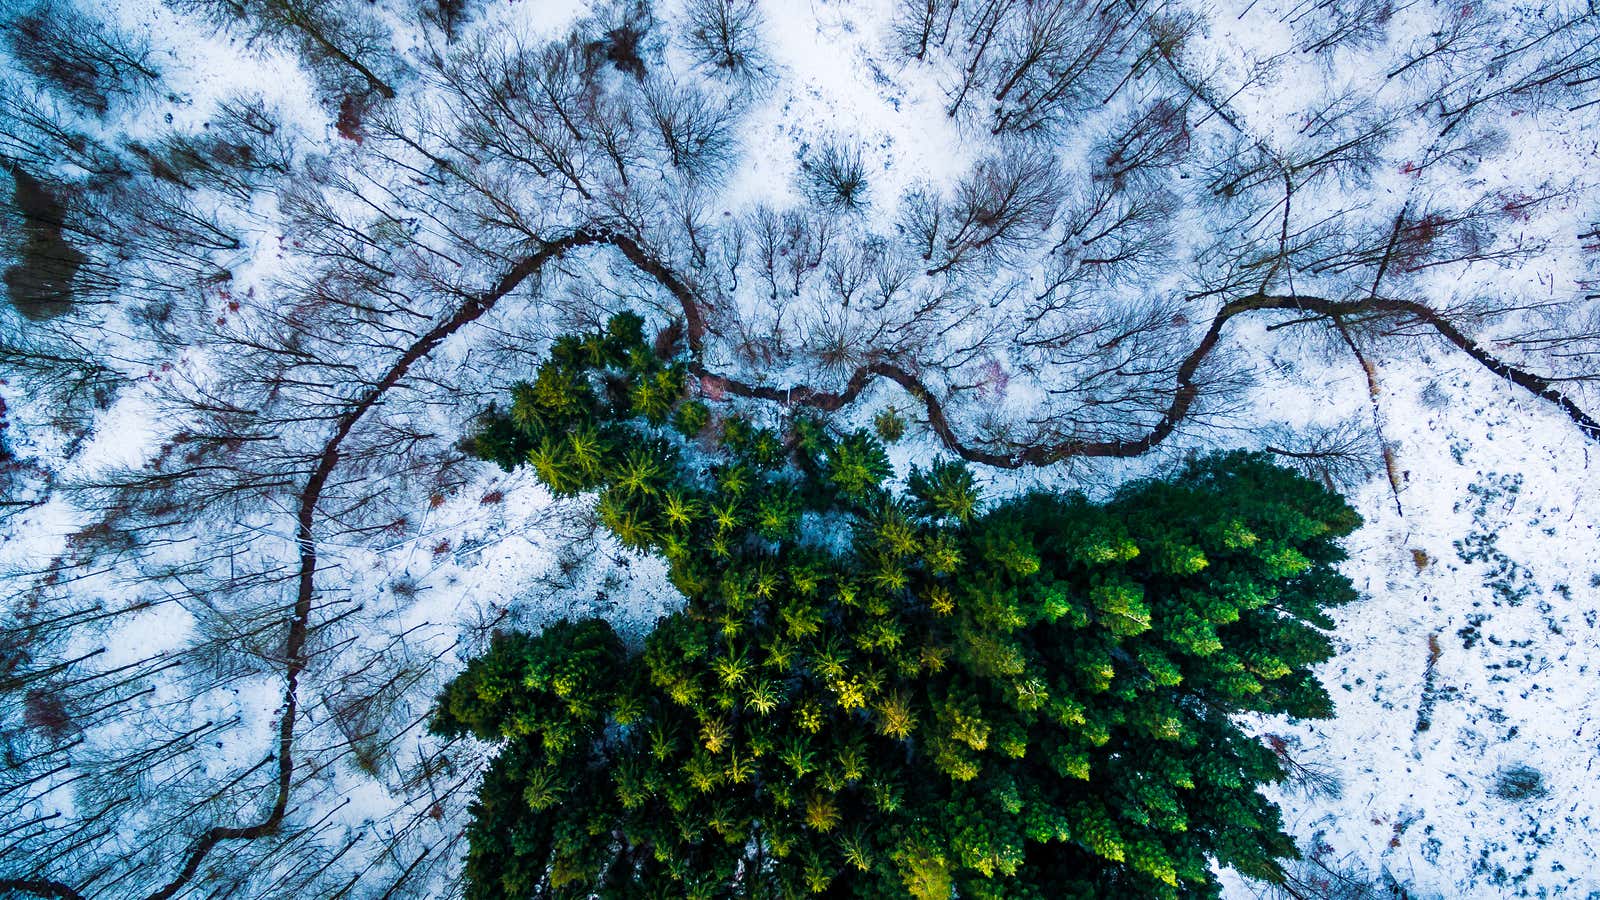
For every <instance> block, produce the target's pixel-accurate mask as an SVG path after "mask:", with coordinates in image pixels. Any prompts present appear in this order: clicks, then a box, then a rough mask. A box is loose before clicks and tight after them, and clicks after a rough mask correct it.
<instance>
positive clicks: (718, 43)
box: [683, 0, 766, 81]
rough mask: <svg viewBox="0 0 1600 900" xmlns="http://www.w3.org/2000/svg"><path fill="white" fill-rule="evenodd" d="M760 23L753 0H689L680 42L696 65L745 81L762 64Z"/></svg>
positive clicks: (758, 71)
mask: <svg viewBox="0 0 1600 900" xmlns="http://www.w3.org/2000/svg"><path fill="white" fill-rule="evenodd" d="M762 25H763V21H762V17H761V9H760V7H758V6H757V5H756V3H755V0H691V2H690V3H689V5H688V7H687V8H686V9H685V11H684V28H683V31H684V43H685V44H686V46H687V48H688V50H689V54H690V56H692V57H693V58H694V60H695V62H697V63H699V64H700V65H702V66H705V67H706V68H708V69H709V70H711V71H712V72H716V73H718V74H722V75H725V76H727V77H730V78H736V79H740V80H745V81H748V80H749V79H751V78H753V77H756V76H757V75H758V74H759V73H760V70H761V69H762V68H763V67H764V66H765V64H766V62H765V55H764V54H763V52H762V49H761V28H762Z"/></svg>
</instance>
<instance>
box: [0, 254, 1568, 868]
mask: <svg viewBox="0 0 1600 900" xmlns="http://www.w3.org/2000/svg"><path fill="white" fill-rule="evenodd" d="M593 246H609V247H612V248H614V249H615V250H617V251H618V252H619V253H620V254H621V255H622V256H623V257H624V258H626V259H627V260H628V261H629V262H630V263H631V264H632V265H633V266H634V267H635V268H636V269H637V270H638V271H640V272H641V273H643V274H645V275H647V276H649V277H650V278H651V279H652V280H654V281H655V282H656V283H657V284H659V285H660V286H661V287H662V288H663V289H664V290H666V291H667V292H668V293H670V294H671V295H672V296H673V297H674V298H675V299H676V300H677V301H678V303H679V305H680V306H681V307H682V310H683V316H684V321H685V323H686V326H687V327H686V337H687V341H688V345H689V349H690V354H691V358H692V360H693V361H692V362H691V364H690V365H691V369H692V371H694V373H695V374H697V375H699V376H700V377H701V378H702V379H705V380H707V381H709V383H711V384H714V385H715V386H716V387H718V388H720V389H722V390H724V391H726V392H727V393H730V394H733V395H735V396H740V397H745V398H750V399H759V400H766V401H771V402H775V403H780V404H784V405H789V406H808V407H811V408H814V409H820V410H825V411H826V410H837V409H841V408H843V407H844V406H846V405H848V404H850V403H851V402H853V401H854V400H855V399H856V398H857V397H859V396H860V394H861V393H862V391H864V390H866V389H867V387H869V386H870V385H871V384H872V383H873V382H874V381H875V380H876V379H879V378H882V379H887V380H889V381H893V382H894V383H896V384H898V385H900V387H902V388H903V389H904V390H905V391H906V392H907V393H909V394H910V395H911V396H912V397H914V398H915V399H916V400H917V402H919V403H921V404H922V405H923V407H924V409H925V410H926V412H927V417H928V422H929V425H930V426H931V428H932V429H933V431H934V433H935V434H937V435H938V436H939V439H940V441H941V442H943V443H944V445H945V446H946V447H948V448H949V449H950V450H951V451H952V452H954V453H956V454H958V455H960V456H961V457H962V458H964V459H967V460H969V461H972V462H977V463H982V464H985V465H990V466H997V467H1002V468H1012V469H1015V468H1022V467H1026V466H1046V465H1050V464H1052V463H1055V462H1058V461H1060V460H1063V459H1067V458H1070V457H1133V456H1139V455H1140V454H1143V453H1146V452H1148V451H1149V450H1151V449H1152V448H1154V447H1155V446H1157V445H1158V444H1160V443H1161V442H1162V441H1164V440H1165V439H1166V438H1167V437H1168V436H1170V435H1171V434H1172V433H1173V432H1174V431H1175V430H1176V429H1177V427H1178V425H1179V424H1180V423H1182V422H1183V420H1184V419H1185V418H1187V417H1188V415H1189V413H1190V411H1191V410H1192V408H1193V406H1194V404H1195V402H1196V400H1197V399H1198V398H1199V395H1200V390H1199V385H1198V384H1197V382H1196V375H1197V374H1198V372H1199V370H1200V367H1201V365H1202V364H1203V363H1204V362H1205V360H1206V359H1207V358H1208V357H1209V356H1210V354H1211V353H1212V351H1214V350H1215V349H1216V347H1217V345H1218V344H1219V343H1220V342H1221V340H1222V334H1223V331H1224V329H1225V328H1226V326H1227V324H1228V322H1229V321H1230V320H1231V319H1233V318H1234V317H1235V316H1238V315H1242V314H1244V313H1249V312H1254V311H1261V310H1293V311H1297V312H1300V313H1309V314H1311V316H1312V317H1313V318H1328V319H1335V320H1338V319H1342V318H1346V317H1356V316H1370V315H1384V316H1394V317H1399V318H1409V319H1413V320H1416V321H1418V322H1421V323H1423V324H1425V325H1427V326H1429V327H1431V328H1432V329H1433V330H1434V331H1436V332H1437V333H1438V334H1439V335H1440V336H1441V337H1442V338H1444V339H1445V340H1446V341H1447V342H1448V343H1450V344H1451V345H1452V346H1454V347H1456V348H1457V349H1459V350H1461V351H1462V352H1464V353H1466V354H1467V355H1469V356H1471V357H1472V358H1473V359H1474V360H1476V361H1477V362H1478V363H1480V364H1481V365H1483V366H1484V367H1485V368H1487V369H1488V370H1489V371H1491V372H1493V373H1494V374H1496V375H1498V376H1499V377H1501V378H1503V379H1505V380H1506V381H1508V382H1510V383H1512V384H1515V385H1517V386H1518V387H1521V388H1524V389H1526V390H1527V391H1529V392H1531V393H1533V394H1535V395H1537V396H1539V397H1540V398H1542V399H1544V400H1547V401H1549V402H1551V403H1553V404H1555V405H1556V406H1557V407H1558V408H1559V409H1561V411H1562V412H1563V413H1565V414H1566V415H1567V417H1568V418H1570V419H1571V420H1572V421H1573V422H1574V423H1575V424H1577V426H1578V428H1579V429H1580V430H1581V431H1582V432H1583V434H1584V435H1585V436H1587V437H1589V438H1591V439H1595V440H1600V422H1597V421H1596V420H1595V419H1594V418H1593V417H1591V416H1590V415H1589V414H1588V413H1586V412H1584V411H1583V410H1582V409H1581V408H1580V407H1578V405H1577V404H1576V403H1574V402H1573V401H1572V399H1571V398H1570V397H1568V396H1566V395H1565V394H1563V393H1562V392H1561V391H1560V390H1559V389H1558V388H1557V387H1556V386H1555V383H1554V382H1553V381H1551V380H1550V379H1547V378H1544V377H1541V376H1539V375H1536V374H1533V373H1530V372H1527V371H1525V370H1522V369H1520V368H1517V367H1515V366H1512V365H1510V364H1509V363H1506V362H1504V361H1502V360H1500V359H1498V358H1497V357H1495V356H1494V355H1492V354H1491V353H1489V352H1488V351H1487V350H1484V349H1483V348H1482V347H1480V346H1479V345H1478V344H1477V343H1476V342H1474V341H1473V340H1472V339H1470V338H1469V337H1467V336H1466V335H1465V334H1463V333H1462V332H1461V331H1460V330H1459V329H1457V328H1456V327H1455V326H1454V325H1453V324H1451V323H1450V322H1449V321H1448V320H1446V319H1445V318H1444V317H1443V316H1441V315H1440V314H1439V313H1437V312H1435V311H1434V310H1432V309H1430V308H1429V307H1427V306H1425V305H1423V304H1420V303H1414V302H1411V301H1406V300H1395V299H1386V298H1370V299H1366V300H1358V301H1337V300H1330V299H1326V298H1322V297H1314V296H1305V295H1274V294H1265V293H1256V294H1251V295H1248V296H1244V297H1240V298H1237V299H1234V300H1232V301H1229V302H1228V303H1226V304H1224V305H1223V306H1222V308H1221V309H1220V310H1219V311H1218V312H1217V314H1216V315H1215V316H1214V317H1213V318H1212V320H1211V324H1210V326H1209V327H1208V328H1207V329H1206V332H1205V334H1204V335H1203V336H1202V337H1201V339H1200V341H1199V343H1198V344H1197V345H1196V346H1195V348H1194V349H1193V350H1192V351H1190V353H1189V354H1188V355H1187V356H1185V357H1184V359H1183V361H1182V362H1181V363H1180V365H1179V366H1178V368H1177V370H1176V372H1175V373H1174V389H1173V394H1172V401H1171V403H1170V404H1169V405H1168V407H1167V409H1166V410H1165V412H1163V413H1162V415H1161V417H1160V418H1159V419H1158V420H1157V421H1156V423H1155V424H1154V425H1152V426H1151V427H1150V428H1149V430H1148V431H1146V432H1145V433H1144V434H1143V435H1142V436H1140V437H1136V438H1127V439H1117V440H1072V441H1065V442H1061V443H1055V444H1043V445H1032V446H1027V447H1022V448H1019V449H1017V450H1015V451H1014V452H1009V453H1002V452H995V451H991V450H986V449H983V448H981V447H973V446H968V445H967V444H965V443H963V442H962V441H961V439H960V437H959V435H957V434H956V433H955V430H954V429H953V428H952V427H951V425H950V422H949V419H948V418H947V417H946V415H945V412H944V408H943V406H942V405H941V404H940V402H939V400H938V399H937V398H936V397H935V396H934V395H933V392H932V391H930V390H929V389H928V388H927V386H926V385H924V384H923V383H922V381H921V380H920V379H918V378H917V377H916V375H915V374H913V373H912V372H911V371H909V370H907V369H905V368H902V367H900V366H897V365H895V364H892V363H887V362H874V363H870V364H868V365H865V366H862V367H860V368H858V369H856V370H855V372H854V373H853V374H852V376H851V377H850V379H849V380H848V382H847V383H846V385H845V387H844V389H843V390H841V391H837V392H830V391H822V390H817V389H814V388H811V387H808V386H805V385H797V386H794V387H792V388H774V387H767V386H758V385H750V384H746V383H744V382H741V381H737V380H733V379H730V378H727V377H725V376H722V375H719V374H717V373H714V372H711V371H709V370H708V369H707V368H706V367H705V366H704V365H703V364H702V363H700V362H699V361H698V357H699V355H700V351H701V350H702V346H703V341H704V336H705V333H706V323H705V317H704V315H703V312H702V310H701V309H700V306H699V303H698V301H697V298H696V297H695V294H694V291H693V289H692V288H691V287H690V285H689V284H688V283H687V282H686V281H685V280H684V279H683V278H682V277H680V276H679V275H678V274H677V273H676V272H675V271H673V270H672V269H671V268H670V267H668V266H667V265H665V264H664V263H662V262H661V261H660V260H658V259H656V258H655V257H654V256H652V255H651V254H650V253H649V252H648V251H647V250H645V248H644V247H643V246H642V245H640V244H639V243H638V242H637V241H635V240H634V239H632V238H630V237H628V236H626V235H623V234H619V233H615V232H610V231H602V230H583V229H580V230H578V231H574V232H572V233H571V234H568V235H567V236H565V237H562V238H559V239H556V240H552V241H548V242H545V243H543V244H542V245H541V246H540V247H539V249H538V250H536V251H535V252H533V253H532V254H530V255H528V256H527V257H525V258H524V259H523V260H521V261H520V262H518V263H517V264H516V265H515V266H513V267H512V268H511V269H509V270H508V271H507V272H506V273H505V274H504V275H503V276H501V278H500V279H499V280H498V281H497V282H496V283H495V284H494V285H493V286H492V287H491V288H490V289H489V290H487V291H485V292H483V293H481V294H478V295H476V296H473V297H472V298H471V299H469V300H468V301H467V302H466V303H464V304H463V305H462V306H461V307H460V308H458V309H457V310H456V311H455V313H454V314H453V315H451V316H450V317H449V318H447V319H445V320H443V321H441V322H439V323H438V324H436V325H435V326H434V327H433V328H431V329H430V330H429V331H428V332H427V333H426V334H424V335H423V336H422V337H420V338H419V339H418V340H417V341H415V342H414V343H412V344H411V345H410V346H409V347H408V348H406V350H405V351H404V352H403V353H402V354H401V355H400V357H399V358H398V359H397V360H396V361H395V362H394V363H393V364H392V365H391V366H390V367H389V368H388V370H386V371H385V373H384V374H383V376H382V377H381V378H379V379H378V380H377V381H376V382H374V383H372V384H371V385H370V386H369V387H368V388H367V389H366V390H365V391H363V392H362V393H361V394H360V396H358V397H356V398H355V399H353V400H352V401H351V402H350V406H349V408H348V409H347V410H346V411H345V412H344V414H343V415H341V416H340V417H339V418H338V419H337V420H336V422H335V425H334V430H333V433H332V435H331V436H330V437H329V438H328V440H327V441H326V442H325V443H324V445H323V448H322V450H321V452H320V453H319V454H318V455H317V457H316V465H315V466H314V468H313V469H312V471H311V473H310V475H309V476H308V478H307V480H306V484H305V487H304V488H303V489H302V490H301V491H300V494H299V508H298V512H297V527H296V541H297V543H298V545H299V551H300V554H299V555H300V562H299V569H298V573H297V582H296V583H297V586H298V594H297V597H296V602H295V607H294V613H293V616H292V617H291V618H290V621H289V634H288V639H287V641H286V644H285V664H284V702H283V716H282V719H281V721H280V723H279V728H278V751H277V754H276V756H277V762H278V772H277V793H276V796H275V798H274V802H273V805H272V808H271V810H270V811H269V812H268V813H267V815H266V817H265V818H263V819H262V820H260V821H259V822H256V823H254V824H251V825H243V826H227V825H215V826H212V827H211V828H208V829H207V830H205V831H204V832H202V833H201V834H200V835H199V836H198V837H197V838H196V839H195V840H194V841H193V842H192V843H191V844H190V846H189V849H188V850H187V852H186V853H185V854H184V857H183V864H182V865H181V867H180V868H179V869H178V871H177V873H176V875H174V876H173V878H172V879H171V880H170V881H168V882H167V883H166V884H165V885H163V886H162V887H161V888H160V889H159V890H157V891H155V892H154V893H151V894H149V895H148V896H147V897H146V898H145V900H169V898H171V897H173V896H175V895H177V894H178V892H180V891H181V890H183V888H184V887H185V886H186V885H187V884H188V883H189V882H190V881H191V880H192V879H193V878H194V877H195V875H196V874H197V873H198V872H199V870H200V867H201V865H202V864H203V863H204V862H205V860H206V858H207V857H208V856H209V855H210V853H211V851H212V850H214V849H215V848H216V847H217V845H218V844H221V843H222V842H224V841H233V840H251V839H254V838H258V837H262V836H265V835H268V834H271V833H272V832H274V831H275V830H277V829H278V827H279V826H280V825H281V824H282V822H283V819H284V816H285V814H286V811H287V809H288V804H289V794H290V791H291V788H292V783H293V777H294V755H293V751H294V739H295V726H296V722H297V715H298V710H299V695H298V688H299V679H300V675H301V674H302V672H303V671H304V669H305V665H306V661H307V656H306V654H305V644H306V639H307V637H308V635H309V633H310V621H309V620H310V616H311V610H312V606H313V600H314V598H315V595H316V573H317V544H316V525H317V505H318V502H319V501H320V500H321V498H322V494H323V490H324V488H325V487H326V485H327V483H328V481H329V478H330V477H331V476H332V474H333V471H334V469H335V467H336V466H338V464H339V461H340V458H341V448H342V445H343V443H344V440H345V438H346V437H348V436H349V434H350V433H351V431H352V430H353V429H354V428H355V427H356V425H357V424H358V423H359V422H360V421H361V419H362V417H363V416H365V415H366V413H367V412H368V411H369V410H371V409H372V408H373V407H374V406H375V405H377V404H378V402H379V401H380V400H381V399H382V397H383V395H384V393H385V392H386V391H388V390H389V389H390V388H392V387H394V386H395V385H396V384H398V383H399V382H400V381H401V380H402V379H403V378H405V376H406V375H407V373H408V372H409V371H410V370H411V367H412V366H413V365H415V364H416V363H417V362H418V361H419V360H421V359H423V358H425V357H426V356H428V355H429V354H430V353H432V352H433V351H434V350H435V349H436V348H437V347H438V346H439V344H441V343H442V342H443V341H444V340H445V339H446V338H448V337H450V336H451V335H453V334H455V333H456V332H457V331H459V330H460V329H461V328H463V327H464V326H466V325H468V324H470V323H472V322H474V321H476V320H477V319H479V318H480V317H482V316H483V315H484V314H485V313H487V312H489V310H491V309H492V308H493V307H494V306H495V304H496V303H498V302H499V301H500V300H501V299H502V298H504V297H505V296H506V295H508V294H510V293H511V292H512V291H514V290H516V289H517V288H518V287H519V286H521V285H522V284H523V283H524V282H526V281H527V280H528V279H529V278H531V277H534V276H536V275H538V273H539V272H540V271H541V270H542V269H543V268H544V266H545V265H546V264H548V263H549V262H551V261H552V260H554V259H556V258H558V257H560V256H562V255H564V254H566V253H569V252H571V251H573V250H577V249H580V248H584V247H593ZM0 891H5V892H11V893H15V894H27V895H32V896H35V897H47V898H56V900H85V897H84V895H83V894H82V893H80V892H79V891H78V890H77V889H74V888H73V887H71V886H69V885H66V884H63V883H60V882H56V881H51V880H48V879H34V878H13V879H0Z"/></svg>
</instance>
